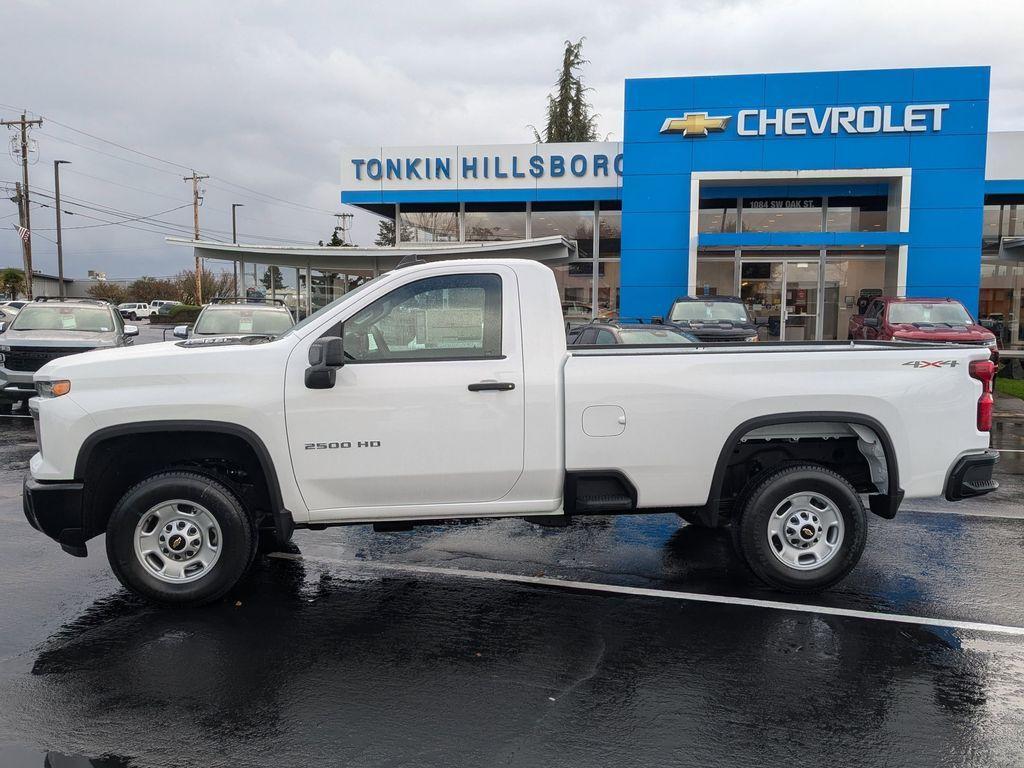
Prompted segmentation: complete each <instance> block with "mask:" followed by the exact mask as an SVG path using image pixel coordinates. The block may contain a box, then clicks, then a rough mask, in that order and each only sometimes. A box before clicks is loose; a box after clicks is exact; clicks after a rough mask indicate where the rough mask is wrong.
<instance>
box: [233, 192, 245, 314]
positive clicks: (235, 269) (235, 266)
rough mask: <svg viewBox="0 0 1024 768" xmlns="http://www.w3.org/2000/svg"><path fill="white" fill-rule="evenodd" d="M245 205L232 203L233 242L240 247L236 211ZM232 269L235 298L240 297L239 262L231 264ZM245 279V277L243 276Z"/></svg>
mask: <svg viewBox="0 0 1024 768" xmlns="http://www.w3.org/2000/svg"><path fill="white" fill-rule="evenodd" d="M244 207H245V203H232V204H231V242H232V243H234V244H235V245H238V228H237V227H236V226H235V209H236V208H244ZM231 269H232V272H233V274H234V283H235V296H237V295H238V262H237V261H232V262H231ZM243 277H244V275H243Z"/></svg>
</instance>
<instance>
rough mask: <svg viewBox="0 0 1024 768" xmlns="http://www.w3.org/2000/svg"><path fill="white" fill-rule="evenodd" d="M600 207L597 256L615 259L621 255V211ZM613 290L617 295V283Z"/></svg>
mask: <svg viewBox="0 0 1024 768" xmlns="http://www.w3.org/2000/svg"><path fill="white" fill-rule="evenodd" d="M601 205H602V208H601V212H600V213H599V214H598V247H599V251H598V256H600V257H601V258H602V259H617V258H619V256H620V255H621V254H622V211H612V210H605V209H604V207H603V206H604V205H605V204H604V203H601ZM617 272H618V268H617V267H616V273H617ZM615 290H616V293H617V292H618V282H616V288H615ZM616 306H618V302H617V301H616Z"/></svg>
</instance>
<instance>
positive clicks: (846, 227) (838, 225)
mask: <svg viewBox="0 0 1024 768" xmlns="http://www.w3.org/2000/svg"><path fill="white" fill-rule="evenodd" d="M888 218H889V201H888V199H887V198H886V197H885V195H864V196H830V197H829V198H828V203H827V206H826V211H825V229H826V230H827V231H828V232H882V231H884V230H885V229H886V226H887V222H888Z"/></svg>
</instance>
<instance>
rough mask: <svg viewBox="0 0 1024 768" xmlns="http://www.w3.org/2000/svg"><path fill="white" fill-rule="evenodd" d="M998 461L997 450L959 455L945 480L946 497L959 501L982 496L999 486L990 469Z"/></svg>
mask: <svg viewBox="0 0 1024 768" xmlns="http://www.w3.org/2000/svg"><path fill="white" fill-rule="evenodd" d="M997 461H999V452H998V451H985V452H984V453H972V454H968V455H967V456H961V457H960V459H959V460H958V461H957V463H956V464H954V465H953V471H952V472H950V473H949V479H948V480H947V481H946V499H947V500H949V501H960V500H961V499H969V498H971V497H972V496H982V495H984V494H986V493H992V491H994V490H997V489H998V488H999V483H997V482H996V481H995V480H993V479H992V470H993V469H994V468H995V466H996V462H997Z"/></svg>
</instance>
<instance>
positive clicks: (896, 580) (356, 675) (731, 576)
mask: <svg viewBox="0 0 1024 768" xmlns="http://www.w3.org/2000/svg"><path fill="white" fill-rule="evenodd" d="M146 330H149V331H150V332H152V329H144V333H145V331H146ZM157 338H159V337H157ZM993 440H994V444H995V445H996V446H997V447H1000V448H1006V449H1008V452H1007V453H1005V454H1004V455H1003V462H1002V464H1001V470H1000V477H999V479H1000V481H1001V482H1002V484H1003V487H1002V489H1001V490H1000V492H999V493H998V494H997V495H993V496H990V497H986V498H983V499H978V500H973V501H969V502H965V503H962V504H959V505H953V504H948V503H946V502H942V501H939V500H935V501H927V502H920V501H916V502H912V503H908V504H907V505H906V507H905V509H904V510H903V511H901V513H900V515H899V516H898V517H897V519H896V520H894V521H885V520H881V519H879V518H875V517H872V518H871V528H870V532H869V537H868V547H867V551H866V553H865V555H864V558H863V559H862V561H861V563H860V565H859V566H858V568H857V569H856V570H855V571H854V573H853V574H852V575H851V576H850V577H849V578H848V579H847V580H846V581H844V582H843V583H842V584H841V585H839V587H837V588H835V589H833V590H832V591H831V592H828V593H826V594H823V595H818V596H813V597H804V598H793V597H791V596H786V595H780V594H779V593H775V592H771V591H769V590H766V589H764V588H762V587H761V586H760V585H759V584H758V583H757V582H755V581H754V579H753V578H752V577H751V576H750V575H749V574H748V573H747V572H746V570H745V569H744V567H743V566H741V565H740V564H739V563H738V562H737V561H736V560H735V559H734V558H733V556H732V554H731V547H730V544H729V541H728V537H727V536H726V535H723V534H721V533H718V532H708V531H704V530H701V529H697V528H693V527H690V526H686V525H684V524H682V523H681V521H679V520H678V519H677V518H675V517H674V516H669V515H642V516H632V517H620V518H592V519H587V520H579V521H577V522H575V523H574V524H573V525H572V526H570V527H568V528H563V529H546V528H538V527H535V526H533V525H530V524H528V523H526V522H523V521H518V520H502V521H490V522H482V523H472V524H461V525H453V526H447V527H441V526H432V527H424V528H419V529H416V530H414V531H413V532H409V533H391V534H374V533H372V531H371V530H370V529H369V528H368V527H366V526H356V527H350V528H334V529H330V530H328V531H323V532H309V531H300V532H298V533H296V536H295V539H294V544H295V547H294V550H293V552H292V553H291V554H290V555H287V556H285V557H269V558H260V559H259V560H258V562H257V564H256V567H255V568H254V572H253V574H252V575H251V577H250V578H249V579H248V580H247V581H246V582H245V583H244V584H243V585H242V586H241V587H240V588H239V590H237V592H236V593H234V594H232V595H231V596H230V597H229V598H227V599H225V600H223V601H221V602H219V603H217V604H214V605H211V606H208V607H205V608H201V609H186V610H161V609H155V608H151V607H149V606H147V605H144V604H142V603H140V602H139V601H137V600H136V599H134V598H133V597H131V596H130V595H128V594H127V593H126V592H125V591H124V590H122V589H121V588H120V587H119V585H118V584H117V583H116V581H115V580H114V578H113V576H112V575H111V574H110V573H109V570H108V568H107V564H106V560H105V557H104V554H103V542H102V539H94V540H93V541H91V542H90V544H89V549H90V553H91V554H90V557H89V558H87V559H84V560H82V559H76V558H72V557H69V556H67V555H64V554H63V553H62V552H61V551H60V550H59V548H58V547H57V546H56V545H55V544H54V543H53V542H51V541H50V540H49V539H47V538H45V537H44V536H42V535H41V534H39V533H37V532H35V531H33V530H32V529H31V528H29V526H28V524H27V523H26V522H25V520H24V517H23V515H22V513H21V499H20V494H21V488H20V483H21V478H22V475H23V473H24V471H25V469H26V467H27V462H28V459H29V457H30V456H31V454H32V453H33V452H34V451H35V442H34V437H33V434H32V429H31V422H30V421H28V420H19V419H17V418H9V419H3V420H0V585H2V589H0V767H2V768H8V767H10V768H21V767H22V766H32V767H33V768H36V767H38V766H52V768H63V767H65V766H70V767H74V768H78V767H81V766H110V767H118V768H120V767H121V766H179V765H180V766H320V765H330V766H334V765H339V766H340V765H345V766H380V765H386V766H394V765H408V766H474V767H475V766H489V765H511V766H534V765H544V766H549V765H554V766H586V767H588V768H589V767H590V766H616V767H619V766H634V765H636V766H651V765H659V766H660V765H692V766H723V767H725V766H749V765H757V766H770V765H778V764H782V763H785V764H786V765H789V766H821V765H836V766H844V767H848V766H882V765H886V766H889V765H892V766H934V765H957V766H959V765H964V766H1022V765H1024V596H1022V590H1021V584H1022V582H1024V503H1022V499H1024V496H1022V491H1024V474H1022V473H1024V467H1022V465H1021V461H1020V457H1021V456H1024V454H1022V453H1011V452H1010V451H1015V450H1021V449H1024V423H1019V424H1015V423H1010V422H1004V423H1003V424H1002V425H1001V427H1000V428H999V429H997V430H996V431H994V433H993ZM453 571H455V572H454V573H453ZM510 575H511V576H512V577H515V576H524V577H543V578H544V579H546V580H547V581H545V582H544V583H543V584H540V585H537V584H525V583H518V582H515V581H510V580H508V577H509V576H510ZM565 580H575V581H579V582H586V583H587V584H588V585H595V588H596V589H598V588H599V589H605V588H607V589H614V590H619V589H620V588H637V589H640V590H650V591H649V592H647V593H644V594H630V593H628V590H626V591H625V592H624V591H618V592H607V591H591V590H589V589H587V590H584V589H579V588H572V589H570V588H566V587H565V586H559V584H564V581H565ZM679 593H687V594H688V596H689V597H692V598H700V597H701V596H712V597H713V598H715V599H718V598H722V599H723V600H725V602H721V603H708V602H702V601H700V600H699V599H682V600H680V599H672V596H673V595H674V596H676V597H678V595H679ZM750 600H755V601H756V600H767V601H783V602H785V603H787V604H789V605H790V606H792V609H779V608H777V607H762V606H759V605H752V604H750V603H749V601H750ZM832 609H840V613H839V614H837V613H835V612H830V611H832ZM842 609H852V610H856V611H862V612H865V613H864V614H863V615H858V616H849V615H841V611H842ZM894 616H897V617H904V618H901V619H900V620H898V621H892V620H879V619H885V618H887V617H888V618H889V619H891V618H893V617H894ZM913 620H918V621H923V622H924V623H912V621H913ZM957 621H962V622H973V623H980V624H986V625H996V626H991V627H979V626H974V625H973V624H972V625H970V626H967V627H963V626H957V625H955V622H957Z"/></svg>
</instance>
